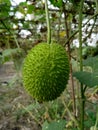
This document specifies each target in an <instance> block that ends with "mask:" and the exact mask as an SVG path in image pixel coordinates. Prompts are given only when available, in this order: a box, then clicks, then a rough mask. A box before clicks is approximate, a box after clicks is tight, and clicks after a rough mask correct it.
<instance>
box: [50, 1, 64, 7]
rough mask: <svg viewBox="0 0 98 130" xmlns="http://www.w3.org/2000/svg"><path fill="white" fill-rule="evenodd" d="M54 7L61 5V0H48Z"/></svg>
mask: <svg viewBox="0 0 98 130" xmlns="http://www.w3.org/2000/svg"><path fill="white" fill-rule="evenodd" d="M49 1H50V2H51V4H52V5H54V6H55V7H59V8H60V7H62V0H49Z"/></svg>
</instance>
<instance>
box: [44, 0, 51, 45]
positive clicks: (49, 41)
mask: <svg viewBox="0 0 98 130" xmlns="http://www.w3.org/2000/svg"><path fill="white" fill-rule="evenodd" d="M45 12H46V22H47V43H48V44H50V43H51V28H50V19H49V10H48V2H47V0H45Z"/></svg>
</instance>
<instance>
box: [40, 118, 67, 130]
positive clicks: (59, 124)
mask: <svg viewBox="0 0 98 130" xmlns="http://www.w3.org/2000/svg"><path fill="white" fill-rule="evenodd" d="M65 124H66V121H65V120H58V121H52V122H51V123H48V122H47V121H46V122H44V124H43V126H42V130H52V129H53V130H64V127H65Z"/></svg>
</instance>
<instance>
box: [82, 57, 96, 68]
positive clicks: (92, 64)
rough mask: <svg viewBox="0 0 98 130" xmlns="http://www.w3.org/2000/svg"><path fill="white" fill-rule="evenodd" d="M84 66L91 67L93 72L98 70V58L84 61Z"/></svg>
mask: <svg viewBox="0 0 98 130" xmlns="http://www.w3.org/2000/svg"><path fill="white" fill-rule="evenodd" d="M83 65H84V66H90V67H91V68H92V69H93V71H96V70H98V56H95V57H89V58H87V59H86V60H84V61H83Z"/></svg>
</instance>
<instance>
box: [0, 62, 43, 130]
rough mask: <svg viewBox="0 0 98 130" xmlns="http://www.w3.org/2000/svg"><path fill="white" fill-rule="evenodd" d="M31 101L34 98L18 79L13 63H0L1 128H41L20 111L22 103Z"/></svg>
mask: <svg viewBox="0 0 98 130" xmlns="http://www.w3.org/2000/svg"><path fill="white" fill-rule="evenodd" d="M18 78H19V77H18ZM30 103H33V99H32V98H31V97H29V96H28V95H27V94H26V92H25V91H24V88H23V86H22V83H21V82H19V80H18V79H17V75H16V71H15V69H14V66H13V63H11V62H10V63H9V62H8V63H6V64H4V65H3V66H2V65H0V130H40V129H41V128H40V126H38V124H37V123H36V122H35V121H34V120H33V119H32V118H31V117H30V116H29V115H28V114H26V115H21V116H20V115H19V113H18V110H19V108H20V105H21V104H22V105H24V106H25V105H28V104H30ZM18 116H19V117H18Z"/></svg>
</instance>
